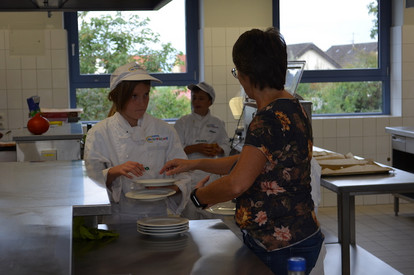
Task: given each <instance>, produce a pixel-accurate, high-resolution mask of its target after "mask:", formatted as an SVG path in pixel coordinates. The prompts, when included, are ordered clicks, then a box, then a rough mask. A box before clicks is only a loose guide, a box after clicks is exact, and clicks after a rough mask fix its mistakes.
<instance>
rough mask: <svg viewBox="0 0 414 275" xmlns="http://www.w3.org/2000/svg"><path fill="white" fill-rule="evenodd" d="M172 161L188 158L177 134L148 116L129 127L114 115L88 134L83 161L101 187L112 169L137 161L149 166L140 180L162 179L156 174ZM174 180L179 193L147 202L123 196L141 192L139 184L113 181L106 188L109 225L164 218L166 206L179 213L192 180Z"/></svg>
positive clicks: (120, 179)
mask: <svg viewBox="0 0 414 275" xmlns="http://www.w3.org/2000/svg"><path fill="white" fill-rule="evenodd" d="M174 158H184V159H186V158H187V156H186V154H185V152H184V150H183V148H182V146H181V143H180V140H179V137H178V135H177V133H176V131H175V130H174V128H173V127H172V126H170V125H168V124H167V123H165V122H164V121H162V120H160V119H157V118H154V117H153V116H151V115H149V114H147V113H145V114H144V116H143V118H141V119H140V120H139V121H138V126H136V127H131V126H130V124H129V123H128V122H127V121H126V120H125V119H124V118H123V117H122V115H121V114H119V113H118V112H117V113H115V114H114V115H113V116H111V117H108V118H106V119H104V120H102V121H101V122H99V123H97V124H96V125H94V126H93V127H92V128H91V129H90V130H89V131H88V133H87V137H86V142H85V153H84V160H85V165H86V169H87V172H88V176H90V177H91V178H92V179H94V180H95V181H96V182H97V183H98V184H101V185H103V186H106V185H105V182H106V177H107V174H108V170H109V169H110V168H111V167H113V166H116V165H120V164H123V163H125V162H126V161H136V162H139V163H141V164H143V165H144V166H145V167H149V170H147V171H145V173H144V175H143V176H141V177H140V178H139V179H154V178H162V177H163V175H160V174H159V171H160V170H161V168H162V167H163V165H164V164H165V163H166V162H167V161H169V160H171V159H174ZM175 178H177V179H178V181H176V182H175V184H176V185H177V186H178V187H179V188H180V190H181V193H180V194H175V195H173V196H170V197H168V198H167V199H166V200H160V201H148V202H146V201H140V200H135V199H130V198H127V197H125V194H126V193H127V192H129V191H131V190H137V189H143V188H144V187H143V186H142V185H140V184H137V183H134V182H133V181H132V180H130V179H128V178H127V177H124V176H120V177H118V178H116V179H115V180H114V181H113V183H112V188H111V190H109V189H107V190H108V194H109V196H110V200H111V206H112V215H111V216H112V217H111V219H110V220H109V221H108V222H116V223H122V222H131V221H133V222H135V221H136V220H137V219H138V218H142V217H147V216H163V215H167V207H168V209H170V210H171V211H172V212H173V213H174V214H180V213H181V211H182V210H183V209H184V207H185V205H186V204H187V201H188V198H189V193H190V191H191V190H190V179H191V178H190V176H189V174H188V173H182V174H179V175H176V176H175Z"/></svg>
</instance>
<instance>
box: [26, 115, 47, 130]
mask: <svg viewBox="0 0 414 275" xmlns="http://www.w3.org/2000/svg"><path fill="white" fill-rule="evenodd" d="M27 129H28V130H29V131H30V132H31V133H32V134H34V135H41V134H43V133H45V132H47V130H49V120H47V119H46V118H44V117H42V115H41V114H40V113H37V114H35V115H34V116H33V117H32V118H31V119H29V121H28V122H27Z"/></svg>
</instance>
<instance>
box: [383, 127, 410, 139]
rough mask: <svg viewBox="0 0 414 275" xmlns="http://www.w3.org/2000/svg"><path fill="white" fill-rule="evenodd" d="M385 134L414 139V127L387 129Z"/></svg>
mask: <svg viewBox="0 0 414 275" xmlns="http://www.w3.org/2000/svg"><path fill="white" fill-rule="evenodd" d="M385 132H387V133H390V134H395V135H399V136H404V137H410V138H414V127H403V126H396V127H385Z"/></svg>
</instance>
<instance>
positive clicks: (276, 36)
mask: <svg viewBox="0 0 414 275" xmlns="http://www.w3.org/2000/svg"><path fill="white" fill-rule="evenodd" d="M233 62H234V65H236V68H237V70H238V71H239V72H241V73H243V74H245V75H247V76H248V77H249V78H250V81H251V82H252V84H253V85H254V86H256V87H259V89H261V90H262V89H264V88H265V87H269V88H275V89H278V90H283V89H284V86H285V81H286V70H287V51H286V43H285V40H284V38H283V36H282V35H281V34H280V32H279V31H278V30H277V29H275V28H269V29H267V30H266V31H262V30H259V29H252V30H250V31H247V32H245V33H243V34H242V35H241V36H240V37H239V39H237V41H236V43H235V44H234V46H233Z"/></svg>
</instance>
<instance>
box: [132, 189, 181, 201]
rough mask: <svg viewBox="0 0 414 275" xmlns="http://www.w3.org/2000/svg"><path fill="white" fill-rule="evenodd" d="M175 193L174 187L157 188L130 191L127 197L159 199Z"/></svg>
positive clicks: (146, 199) (147, 199)
mask: <svg viewBox="0 0 414 275" xmlns="http://www.w3.org/2000/svg"><path fill="white" fill-rule="evenodd" d="M174 194H175V191H174V190H172V189H164V188H156V189H143V190H137V191H130V192H128V193H126V194H125V197H127V198H130V199H136V200H143V201H158V200H162V199H164V198H166V197H168V196H171V195H174Z"/></svg>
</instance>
